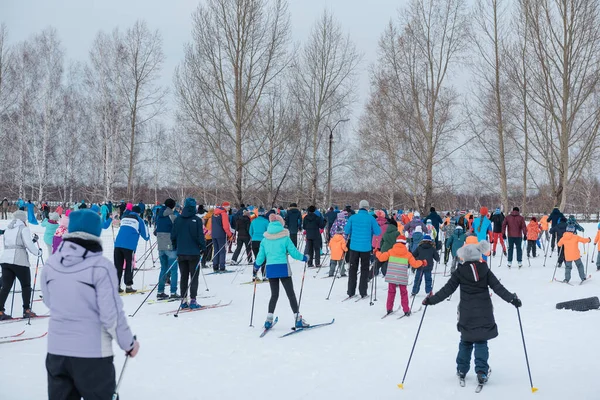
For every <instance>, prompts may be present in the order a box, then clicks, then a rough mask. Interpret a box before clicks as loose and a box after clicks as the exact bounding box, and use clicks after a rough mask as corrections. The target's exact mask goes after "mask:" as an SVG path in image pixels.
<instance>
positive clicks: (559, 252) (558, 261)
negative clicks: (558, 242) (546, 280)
mask: <svg viewBox="0 0 600 400" xmlns="http://www.w3.org/2000/svg"><path fill="white" fill-rule="evenodd" d="M563 248H564V246H563V247H561V248H560V249H558V260H556V266H554V274H552V280H551V281H550V282H554V277H555V276H556V270H557V269H558V264H560V255H561V252H562V250H563Z"/></svg>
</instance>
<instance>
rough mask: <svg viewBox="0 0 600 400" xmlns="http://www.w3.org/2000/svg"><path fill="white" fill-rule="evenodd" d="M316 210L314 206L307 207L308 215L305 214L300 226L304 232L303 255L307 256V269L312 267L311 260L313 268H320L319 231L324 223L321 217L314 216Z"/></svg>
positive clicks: (320, 241) (320, 243) (320, 240)
mask: <svg viewBox="0 0 600 400" xmlns="http://www.w3.org/2000/svg"><path fill="white" fill-rule="evenodd" d="M316 210H317V209H316V208H315V206H310V207H308V214H306V216H305V217H304V222H302V226H303V227H304V231H305V232H306V251H305V252H304V253H305V254H306V255H308V267H309V268H312V267H313V260H314V263H315V265H314V266H315V267H317V268H318V267H320V266H321V245H322V239H321V229H323V228H324V227H325V221H324V220H323V217H321V216H320V215H317V214H315V211H316Z"/></svg>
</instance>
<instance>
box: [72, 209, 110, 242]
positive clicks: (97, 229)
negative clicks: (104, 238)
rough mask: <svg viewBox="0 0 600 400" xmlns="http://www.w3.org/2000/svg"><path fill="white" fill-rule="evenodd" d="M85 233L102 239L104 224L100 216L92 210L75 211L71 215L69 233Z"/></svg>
mask: <svg viewBox="0 0 600 400" xmlns="http://www.w3.org/2000/svg"><path fill="white" fill-rule="evenodd" d="M75 232H85V233H89V234H90V235H94V236H97V237H100V235H101V234H102V223H101V221H100V216H99V215H98V214H97V213H95V212H93V211H92V210H87V209H83V210H79V211H73V212H72V213H71V214H69V233H75Z"/></svg>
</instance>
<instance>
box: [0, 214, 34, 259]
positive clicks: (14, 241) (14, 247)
mask: <svg viewBox="0 0 600 400" xmlns="http://www.w3.org/2000/svg"><path fill="white" fill-rule="evenodd" d="M16 214H17V213H15V217H16V218H18V216H17V215H16ZM23 214H25V213H23ZM27 251H29V252H30V253H31V254H33V255H35V256H37V255H38V247H37V246H36V245H35V243H33V240H32V239H31V231H30V230H29V228H28V227H27V225H25V222H23V221H22V220H21V219H14V220H13V221H11V222H10V224H9V225H8V228H7V229H6V231H4V252H3V253H2V255H1V256H0V264H13V265H19V266H22V267H30V264H29V256H28V254H27Z"/></svg>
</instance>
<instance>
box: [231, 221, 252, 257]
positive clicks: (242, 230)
mask: <svg viewBox="0 0 600 400" xmlns="http://www.w3.org/2000/svg"><path fill="white" fill-rule="evenodd" d="M235 230H236V231H237V244H236V247H235V252H234V253H233V256H232V258H231V260H232V261H231V262H232V263H233V264H234V265H237V264H239V263H240V262H239V261H238V256H239V255H240V252H241V251H242V245H243V246H244V247H245V248H246V260H247V261H248V264H252V262H253V261H252V245H251V240H250V212H249V211H248V210H244V211H243V212H242V215H241V216H238V217H237V218H236V226H235Z"/></svg>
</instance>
